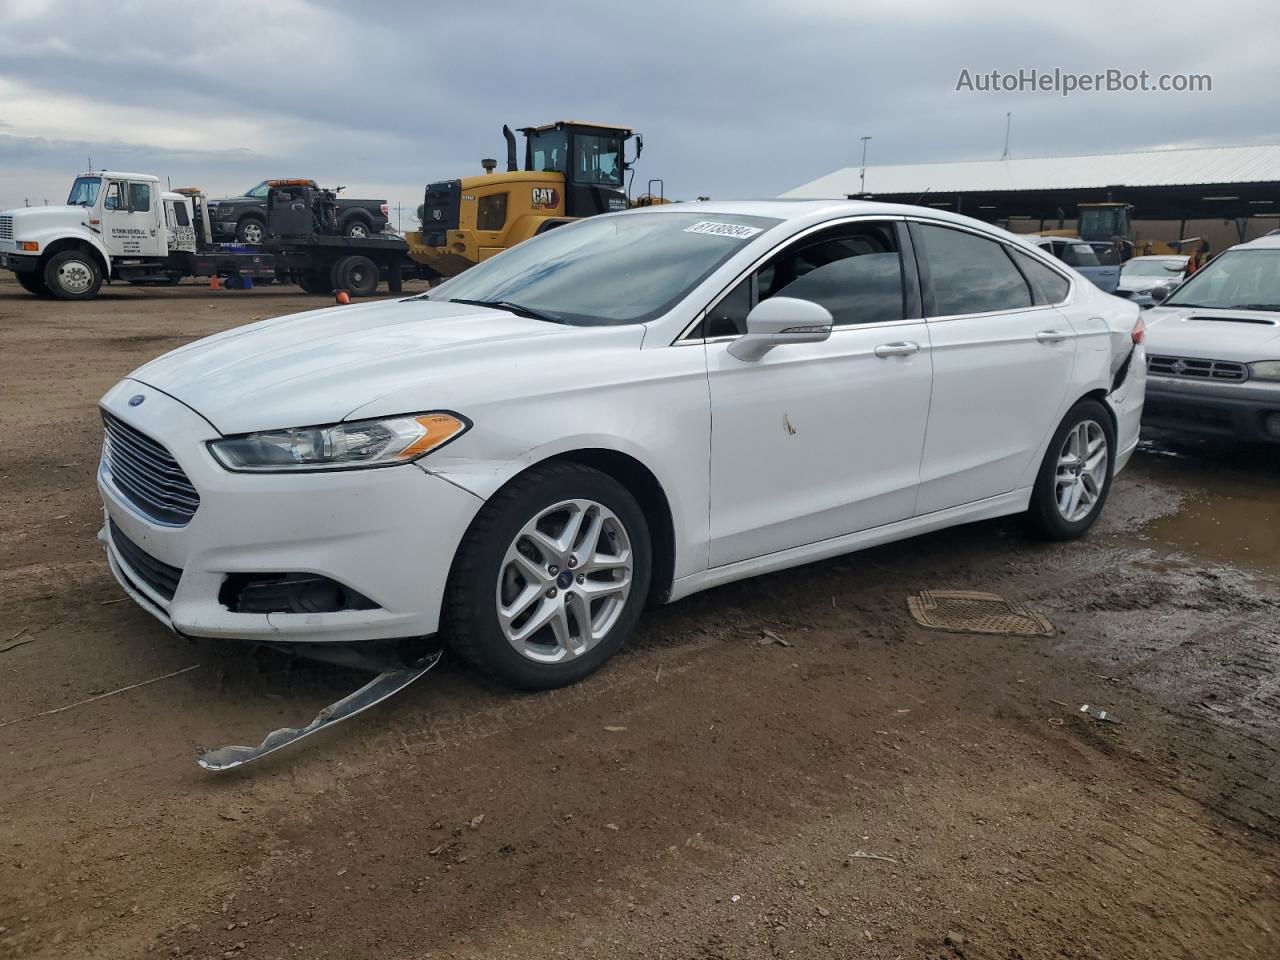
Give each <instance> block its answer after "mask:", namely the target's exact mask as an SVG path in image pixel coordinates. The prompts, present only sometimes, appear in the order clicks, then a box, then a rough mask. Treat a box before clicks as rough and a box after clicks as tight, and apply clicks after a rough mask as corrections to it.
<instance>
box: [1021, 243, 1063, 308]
mask: <svg viewBox="0 0 1280 960" xmlns="http://www.w3.org/2000/svg"><path fill="white" fill-rule="evenodd" d="M1010 252H1011V253H1012V254H1013V259H1014V260H1016V261H1017V262H1018V266H1019V267H1021V268H1022V272H1023V274H1024V275H1025V276H1026V278H1027V280H1028V281H1030V283H1031V289H1032V290H1033V291H1034V292H1035V294H1036V303H1061V302H1062V301H1063V300H1065V299H1067V294H1068V293H1069V292H1070V290H1071V283H1070V281H1068V280H1067V278H1066V277H1064V276H1063V275H1062V274H1060V273H1059V272H1058V271H1057V270H1054V269H1053V268H1052V267H1046V266H1045V265H1044V264H1043V263H1041V262H1040V261H1039V260H1037V259H1036V258H1035V257H1033V256H1031V255H1030V254H1026V253H1023V252H1022V251H1021V250H1012V251H1010Z"/></svg>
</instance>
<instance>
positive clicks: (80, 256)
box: [44, 250, 102, 300]
mask: <svg viewBox="0 0 1280 960" xmlns="http://www.w3.org/2000/svg"><path fill="white" fill-rule="evenodd" d="M44 285H45V286H46V287H47V288H48V290H49V292H50V293H51V294H53V296H55V297H57V298H58V299H59V300H92V299H93V298H94V297H96V296H97V295H98V291H99V290H100V289H102V268H101V267H99V266H98V261H97V258H95V257H94V256H93V254H91V253H84V252H83V251H80V250H63V251H62V252H61V253H55V254H54V255H53V256H52V257H50V258H49V260H48V262H47V263H45V265H44Z"/></svg>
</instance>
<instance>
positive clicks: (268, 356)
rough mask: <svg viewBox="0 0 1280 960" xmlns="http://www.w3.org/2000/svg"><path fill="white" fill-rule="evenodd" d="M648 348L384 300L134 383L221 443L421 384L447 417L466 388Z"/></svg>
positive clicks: (234, 338) (158, 367)
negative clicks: (595, 354)
mask: <svg viewBox="0 0 1280 960" xmlns="http://www.w3.org/2000/svg"><path fill="white" fill-rule="evenodd" d="M643 337H644V328H643V327H641V326H628V327H573V326H562V325H559V324H555V323H548V322H546V321H543V320H531V319H526V318H523V317H518V316H515V315H514V314H511V313H507V312H506V311H502V310H490V309H486V308H483V307H472V306H465V305H462V304H454V303H448V302H442V303H433V302H430V301H424V300H384V301H381V302H379V303H371V304H361V305H356V306H341V307H333V308H330V309H327V310H317V311H312V312H308V313H299V314H293V315H291V316H287V317H277V318H275V319H272V320H265V321H262V322H260V323H255V324H250V325H249V326H244V327H238V328H236V329H234V330H228V331H225V332H223V333H219V334H216V335H214V336H212V337H207V338H205V339H203V340H197V341H196V342H194V343H191V344H188V345H186V346H184V347H180V348H178V349H177V350H174V351H172V352H171V353H167V354H165V355H164V356H162V357H160V358H158V359H156V360H153V361H151V362H150V363H148V364H146V365H144V366H142V367H139V368H138V369H137V370H135V371H134V372H133V373H132V374H130V377H131V378H132V379H134V380H137V381H139V382H141V383H144V384H147V385H148V386H151V387H154V388H155V389H157V390H161V391H163V392H164V393H167V394H169V395H170V396H172V397H174V398H176V399H177V400H179V401H181V402H182V403H184V404H186V405H187V406H188V407H190V408H191V409H193V410H195V411H196V412H197V413H199V414H200V415H201V416H203V417H204V418H205V419H206V420H208V421H209V422H210V423H211V424H212V425H213V426H214V428H215V429H217V430H218V431H219V432H220V433H224V434H234V433H248V432H251V431H254V430H268V429H277V428H282V427H300V426H308V425H313V424H322V423H336V422H338V421H340V420H343V419H345V418H346V417H347V416H348V415H350V414H351V413H352V412H353V411H355V410H357V409H358V408H361V407H368V406H369V405H370V404H375V401H377V400H378V399H379V398H382V397H386V396H388V395H391V394H396V393H399V392H402V391H406V390H408V389H409V388H413V387H419V388H420V387H422V386H423V385H424V384H426V385H429V386H431V387H432V388H434V387H435V386H437V385H438V387H439V390H438V391H436V390H434V389H432V390H429V391H428V392H429V393H430V394H431V396H432V400H431V403H430V407H431V408H435V409H448V408H450V407H451V406H452V404H453V396H454V395H455V394H457V393H459V392H460V391H459V390H457V389H456V387H457V385H458V383H465V385H466V390H465V391H461V392H465V393H467V394H468V395H472V394H474V392H475V390H476V389H478V388H483V387H484V385H486V384H488V385H499V384H502V383H504V382H508V383H509V382H512V381H514V380H516V379H517V378H518V377H519V376H520V374H521V368H522V367H525V366H527V365H531V364H532V365H537V366H538V367H539V368H543V367H545V365H548V364H554V363H556V362H557V358H563V357H564V356H565V355H566V354H569V353H574V352H577V351H579V350H582V349H596V348H598V347H599V346H602V345H611V346H612V345H618V346H625V347H634V348H638V347H639V346H640V343H641V341H642V340H643ZM451 385H452V387H453V389H451ZM375 406H376V404H375ZM411 412H416V411H410V410H388V411H386V413H387V414H392V413H411ZM379 415H381V414H379Z"/></svg>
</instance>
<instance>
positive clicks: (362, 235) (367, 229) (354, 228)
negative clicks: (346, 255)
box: [342, 217, 373, 240]
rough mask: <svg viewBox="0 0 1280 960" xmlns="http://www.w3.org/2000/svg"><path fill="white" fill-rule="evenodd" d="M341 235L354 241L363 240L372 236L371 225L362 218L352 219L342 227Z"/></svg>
mask: <svg viewBox="0 0 1280 960" xmlns="http://www.w3.org/2000/svg"><path fill="white" fill-rule="evenodd" d="M342 233H343V235H344V236H347V237H351V238H352V239H354V240H365V239H367V238H369V237H372V236H373V225H372V224H371V223H369V221H368V220H365V219H364V218H363V217H352V218H351V219H350V220H348V221H347V222H346V223H344V224H343V225H342Z"/></svg>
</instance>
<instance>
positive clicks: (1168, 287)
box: [1148, 280, 1177, 303]
mask: <svg viewBox="0 0 1280 960" xmlns="http://www.w3.org/2000/svg"><path fill="white" fill-rule="evenodd" d="M1176 286H1177V284H1176V283H1171V282H1170V281H1168V280H1166V281H1165V282H1164V283H1158V284H1156V285H1155V286H1154V287H1152V288H1151V291H1150V293H1149V294H1148V295H1149V296H1150V297H1151V302H1152V303H1160V302H1162V301H1163V300H1164V299H1165V298H1166V297H1168V296H1169V294H1171V293H1173V288H1174V287H1176Z"/></svg>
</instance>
